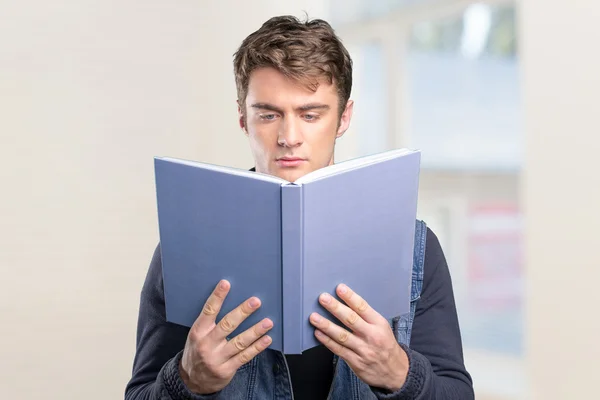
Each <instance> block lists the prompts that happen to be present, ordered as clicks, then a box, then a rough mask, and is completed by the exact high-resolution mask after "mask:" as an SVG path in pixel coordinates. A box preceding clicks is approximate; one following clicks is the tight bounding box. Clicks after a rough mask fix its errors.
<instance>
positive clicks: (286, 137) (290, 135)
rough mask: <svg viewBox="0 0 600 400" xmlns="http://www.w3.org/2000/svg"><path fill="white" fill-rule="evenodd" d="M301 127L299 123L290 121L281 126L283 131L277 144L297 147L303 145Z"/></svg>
mask: <svg viewBox="0 0 600 400" xmlns="http://www.w3.org/2000/svg"><path fill="white" fill-rule="evenodd" d="M298 125H299V121H293V120H290V119H288V120H287V121H285V122H284V123H283V124H282V125H281V131H280V132H279V137H278V138H277V142H278V143H279V145H280V146H285V147H297V146H299V145H301V144H302V142H303V137H302V132H301V129H300V127H299V126H298Z"/></svg>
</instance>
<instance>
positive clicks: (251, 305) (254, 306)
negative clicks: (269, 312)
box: [249, 297, 258, 308]
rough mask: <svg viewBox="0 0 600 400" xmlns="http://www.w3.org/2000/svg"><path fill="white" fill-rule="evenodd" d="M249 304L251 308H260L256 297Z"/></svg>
mask: <svg viewBox="0 0 600 400" xmlns="http://www.w3.org/2000/svg"><path fill="white" fill-rule="evenodd" d="M249 303H250V307H252V308H256V307H258V299H257V298H256V297H253V298H251V299H250V301H249Z"/></svg>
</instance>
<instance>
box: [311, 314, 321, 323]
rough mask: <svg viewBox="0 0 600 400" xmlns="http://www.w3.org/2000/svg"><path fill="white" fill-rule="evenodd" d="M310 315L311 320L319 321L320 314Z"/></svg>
mask: <svg viewBox="0 0 600 400" xmlns="http://www.w3.org/2000/svg"><path fill="white" fill-rule="evenodd" d="M310 317H311V319H312V320H313V322H316V323H319V322H321V316H320V315H319V314H312V315H311V316H310Z"/></svg>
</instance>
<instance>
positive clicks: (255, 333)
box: [221, 318, 273, 361]
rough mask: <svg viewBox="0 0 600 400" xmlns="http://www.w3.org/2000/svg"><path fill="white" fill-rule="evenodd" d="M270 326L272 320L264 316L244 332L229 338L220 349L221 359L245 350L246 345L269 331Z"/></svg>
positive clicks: (224, 359) (271, 325) (226, 358)
mask: <svg viewBox="0 0 600 400" xmlns="http://www.w3.org/2000/svg"><path fill="white" fill-rule="evenodd" d="M272 327H273V321H271V320H270V319H268V318H265V319H263V320H262V321H260V322H259V323H257V324H255V325H254V326H253V327H251V328H248V329H246V330H245V331H244V332H242V333H240V334H239V335H237V336H236V337H234V338H233V339H231V340H229V341H228V342H227V344H226V345H225V346H224V347H223V350H222V351H221V354H222V357H223V361H227V360H229V359H230V358H231V357H233V356H235V355H236V354H237V353H239V352H242V351H244V350H246V349H247V348H248V346H250V345H251V344H252V343H254V342H256V341H257V340H258V339H260V338H261V337H262V336H263V335H265V334H266V333H267V332H268V331H270V330H271V328H272Z"/></svg>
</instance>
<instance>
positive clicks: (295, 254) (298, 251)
mask: <svg viewBox="0 0 600 400" xmlns="http://www.w3.org/2000/svg"><path fill="white" fill-rule="evenodd" d="M303 208H304V207H303V201H302V185H295V184H287V185H283V186H282V190H281V246H282V249H281V250H282V252H281V254H282V274H281V276H282V281H283V282H282V285H281V287H282V290H283V293H282V298H283V352H284V353H286V354H300V353H302V335H303V329H302V315H303V313H302V285H303V284H304V283H303V277H302V268H303V239H304V235H303V225H304V224H303V216H302V214H303Z"/></svg>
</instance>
